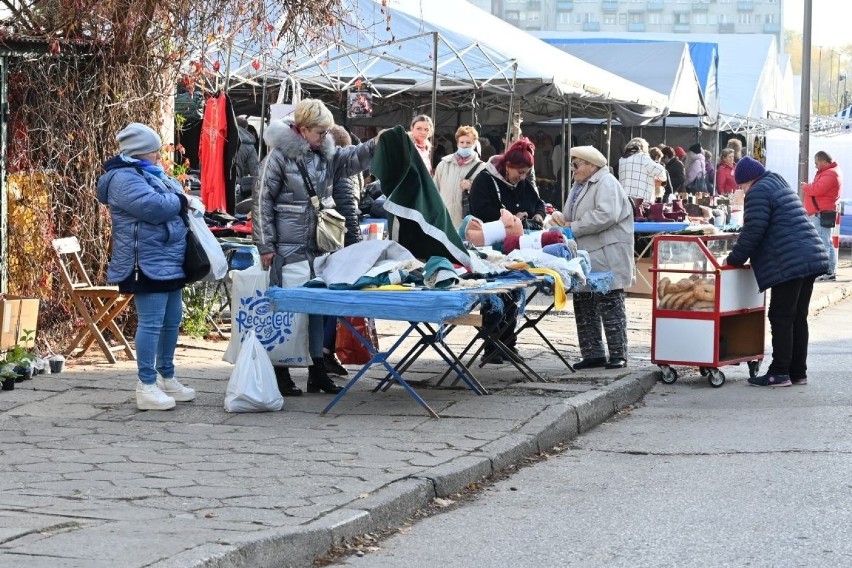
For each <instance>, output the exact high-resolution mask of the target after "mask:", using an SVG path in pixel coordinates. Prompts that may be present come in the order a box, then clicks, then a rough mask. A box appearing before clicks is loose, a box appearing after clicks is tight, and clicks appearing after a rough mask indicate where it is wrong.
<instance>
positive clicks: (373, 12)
mask: <svg viewBox="0 0 852 568" xmlns="http://www.w3.org/2000/svg"><path fill="white" fill-rule="evenodd" d="M346 1H347V2H348V3H349V4H350V5H351V14H352V21H353V22H354V24H353V25H347V26H344V27H342V28H341V29H340V30H338V32H339V34H337V35H338V38H337V40H336V41H335V42H333V43H330V44H329V45H327V46H326V47H325V48H324V49H317V48H316V46H309V45H303V46H296V53H295V54H294V55H293V54H288V55H285V54H284V52H285V49H284V47H279V51H278V52H277V53H274V52H273V54H272V55H271V56H267V57H264V58H263V61H264V63H263V66H262V69H261V71H259V72H255V73H254V76H252V67H251V66H245V65H239V64H238V63H234V64H232V65H231V66H230V67H231V68H232V69H238V70H239V72H240V73H242V75H241V77H242V79H243V80H245V81H249V82H253V83H255V84H259V83H260V81H259V80H258V77H260V75H261V73H265V74H267V75H269V76H277V77H285V76H293V77H295V78H296V79H297V80H299V81H300V82H301V83H302V84H304V85H307V86H311V85H312V86H315V87H322V88H327V89H331V90H334V91H345V90H348V89H350V88H352V87H353V86H354V85H355V84H356V82H359V80H360V81H363V82H364V83H365V84H368V85H369V86H370V88H371V89H372V90H373V91H374V93H375V94H377V95H379V96H384V97H387V96H392V95H394V94H398V93H402V92H420V93H421V94H425V93H427V92H430V91H431V90H432V87H433V62H437V68H438V69H437V83H438V84H437V88H438V90H439V91H440V92H442V93H447V92H453V91H461V90H465V91H467V90H471V89H476V90H480V89H481V90H485V91H490V92H494V93H498V94H502V95H506V94H507V93H509V92H511V90H512V84H513V82H514V84H515V88H514V90H515V93H517V94H519V95H520V96H523V97H525V100H526V98H529V99H539V100H541V99H543V98H550V99H553V100H554V101H556V99H559V100H560V101H561V100H563V99H567V98H571V99H572V100H575V101H579V102H580V103H582V102H583V101H588V102H596V103H612V102H616V103H622V104H629V105H634V106H633V107H631V109H632V110H634V111H636V112H641V113H644V114H659V112H661V109H664V108H665V107H666V96H665V95H664V94H661V93H658V92H656V91H653V90H651V89H647V88H645V87H642V86H640V85H637V84H635V83H632V82H630V81H628V80H625V79H622V78H621V77H618V76H616V75H614V74H612V73H609V72H607V71H604V70H602V69H600V68H598V67H595V66H594V65H591V64H589V63H586V62H584V61H581V60H579V59H577V58H575V57H573V56H571V55H568V54H566V53H564V52H562V51H560V50H558V49H556V48H554V47H552V46H549V45H547V44H545V43H544V42H541V41H539V40H537V39H535V38H533V37H532V36H530V35H529V34H527V33H526V32H523V31H521V30H519V29H517V28H515V27H514V26H512V25H510V24H508V23H506V22H504V21H502V20H500V19H499V18H497V17H495V16H492V15H491V14H489V13H488V12H485V11H483V10H480V9H479V8H477V7H475V6H473V5H472V4H470V3H468V2H466V1H463V0H429V1H428V2H421V0H387V2H386V7H383V6H382V2H381V1H380V0H346ZM388 14H389V15H390V20H388V18H387V15H388ZM436 34H437V38H438V46H437V49H438V56H437V58H435V56H434V51H435V44H434V41H435V37H436ZM287 47H288V48H289V47H291V46H287ZM248 48H250V46H248ZM248 57H250V56H247V55H246V54H245V53H241V54H240V58H241V60H244V59H247V58H248ZM515 64H517V71H515V70H514V69H513V65H515ZM513 76H514V79H513ZM507 102H508V99H504V100H503V104H504V105H505V104H506V103H507ZM554 108H555V107H554Z"/></svg>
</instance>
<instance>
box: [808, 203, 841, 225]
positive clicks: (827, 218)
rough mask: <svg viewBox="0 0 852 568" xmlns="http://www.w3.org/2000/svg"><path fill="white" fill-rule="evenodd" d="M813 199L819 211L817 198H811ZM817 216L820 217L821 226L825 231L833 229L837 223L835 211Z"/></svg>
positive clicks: (831, 210)
mask: <svg viewBox="0 0 852 568" xmlns="http://www.w3.org/2000/svg"><path fill="white" fill-rule="evenodd" d="M811 199H812V200H813V202H814V207H816V209H817V211H819V205H817V200H816V197H813V196H811ZM817 215H819V226H820V227H822V228H824V229H833V228H834V225H835V224H836V223H837V211H835V210H833V209H826V210H825V211H819V213H817Z"/></svg>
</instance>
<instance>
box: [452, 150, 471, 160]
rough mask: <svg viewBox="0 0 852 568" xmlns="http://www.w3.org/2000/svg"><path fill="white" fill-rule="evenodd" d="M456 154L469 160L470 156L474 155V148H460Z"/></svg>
mask: <svg viewBox="0 0 852 568" xmlns="http://www.w3.org/2000/svg"><path fill="white" fill-rule="evenodd" d="M456 154H458V155H459V156H461V157H462V158H469V157H470V155H471V154H473V148H459V149H458V150H456Z"/></svg>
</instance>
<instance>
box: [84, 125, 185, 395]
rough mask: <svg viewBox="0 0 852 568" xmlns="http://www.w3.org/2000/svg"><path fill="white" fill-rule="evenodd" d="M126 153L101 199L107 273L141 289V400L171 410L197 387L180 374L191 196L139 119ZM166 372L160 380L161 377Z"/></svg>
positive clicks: (104, 180)
mask: <svg viewBox="0 0 852 568" xmlns="http://www.w3.org/2000/svg"><path fill="white" fill-rule="evenodd" d="M116 140H117V141H118V149H119V153H118V155H116V156H113V157H112V158H110V159H109V160H107V161H106V163H104V169H105V170H106V173H105V174H104V175H102V176H101V177H100V179H99V180H98V191H97V193H98V201H100V202H101V203H103V204H105V205H109V211H110V217H111V219H112V251H111V258H110V263H109V267H108V269H107V279H108V280H109V282H112V283H115V284H118V288H119V290H121V291H122V292H124V293H128V294H133V300H134V302H135V304H136V313H137V316H138V324H137V327H136V339H135V343H136V366H137V369H138V377H139V381H138V383H137V385H136V406H137V407H138V408H139V409H140V410H168V409H170V408H174V406H175V401H178V402H185V401H190V400H193V399H194V398H195V391H194V390H193V389H191V388H187V387H185V386H183V385H182V384H181V383H180V382H178V380H177V379H175V366H174V354H175V347H176V346H177V339H178V330H179V329H180V323H181V319H182V317H183V303H182V299H183V298H182V297H183V287H184V285H185V284H186V275H185V274H184V272H183V259H184V255H185V253H186V231H187V228H186V225H185V223H184V221H183V219H181V213H182V212H183V211H184V210H186V208H187V206H188V201H187V198H186V196H185V195H184V193H183V187H181V184H180V182H178V181H177V180H176V179H174V178H173V177H170V176H168V175H166V173H165V171H164V170H163V166H161V165H160V147H161V146H162V142H161V141H160V136H159V135H158V134H157V133H156V132H154V130H152V129H151V128H149V127H148V126H145V125H144V124H140V123H138V122H133V123H130V124H129V125H127V126H126V127H125V128H124V129H123V130H122V131H121V132H119V133H118V134H117V135H116ZM158 374H159V375H160V377H159V378H158V377H157V375H158Z"/></svg>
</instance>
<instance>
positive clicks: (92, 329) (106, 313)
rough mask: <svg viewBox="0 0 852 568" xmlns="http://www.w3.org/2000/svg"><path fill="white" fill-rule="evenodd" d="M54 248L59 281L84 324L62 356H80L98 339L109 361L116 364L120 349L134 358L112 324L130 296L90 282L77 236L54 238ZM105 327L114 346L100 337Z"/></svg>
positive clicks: (112, 288)
mask: <svg viewBox="0 0 852 568" xmlns="http://www.w3.org/2000/svg"><path fill="white" fill-rule="evenodd" d="M53 250H55V251H56V258H57V260H58V263H59V268H60V269H61V273H62V283H63V285H64V286H65V289H66V290H67V291H68V294H69V295H70V296H71V301H72V302H73V304H74V308H75V309H76V310H77V313H79V314H80V316H81V317H82V318H83V320H85V322H86V327H84V328H83V329H81V330H80V332H79V333H78V334H77V336H76V337H75V338H74V340H73V341H72V342H71V344H70V345H69V346H68V348H67V349H66V350H65V355H68V356H71V355H82V354H83V353H85V352H86V351H87V350H88V349H89V347H91V346H92V343H94V342H97V343H98V345H99V346H100V348H101V351H103V352H104V355H106V358H107V360H109V362H110V363H115V354H114V352H116V351H122V350H123V351H124V352H125V353H126V354H127V358H128V359H130V360H131V361H135V360H136V353H134V351H133V349H132V348H131V347H130V344H129V343H128V342H127V339H126V338H125V337H124V333H122V331H121V329H119V327H118V325H116V323H115V318H116V317H117V316H118V314H120V313H121V312H122V311H123V310H124V308H125V307H126V306H127V304H128V303H129V302H130V300H131V299H133V295H132V294H122V293H121V292H119V291H118V287H117V286H94V285H92V281H91V279H90V278H89V275H88V273H87V272H86V267H85V266H83V261H82V260H81V259H80V243H79V242H78V241H77V237H67V238H64V239H54V240H53ZM106 330H109V331H110V332H111V333H112V335H113V338H114V339H115V340H116V341H117V342H118V344H117V345H115V346H111V345H109V344H108V343H107V342H106V339H104V336H103V333H104V331H106ZM75 352H76V353H75Z"/></svg>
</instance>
